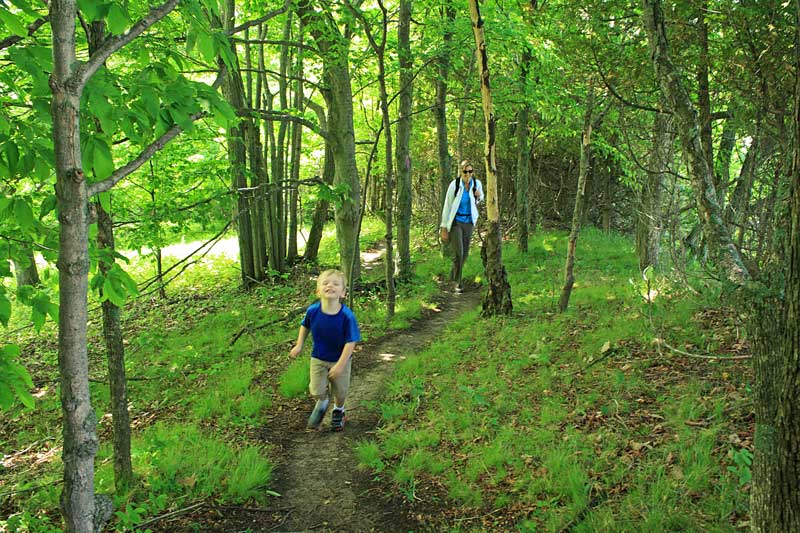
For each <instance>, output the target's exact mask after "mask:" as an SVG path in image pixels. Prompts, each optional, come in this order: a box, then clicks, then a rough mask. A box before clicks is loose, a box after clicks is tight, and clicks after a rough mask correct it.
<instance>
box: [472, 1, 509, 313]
mask: <svg viewBox="0 0 800 533" xmlns="http://www.w3.org/2000/svg"><path fill="white" fill-rule="evenodd" d="M469 13H470V18H471V19H472V33H473V35H474V36H475V48H476V60H477V63H478V68H479V72H480V80H481V102H482V103H483V118H484V127H485V128H486V144H485V146H484V149H485V152H484V163H485V169H486V213H487V218H488V219H489V222H488V227H487V231H486V242H485V243H484V246H483V248H482V249H481V258H482V259H483V263H484V267H485V269H486V281H487V283H488V285H489V287H488V290H487V291H486V294H485V295H484V298H483V311H482V314H483V315H484V316H495V315H501V314H502V315H509V314H511V310H512V307H513V306H512V303H511V285H509V284H508V277H507V276H506V269H505V267H504V266H503V254H502V251H503V248H502V244H503V242H502V233H501V231H500V207H499V202H498V191H497V154H496V148H495V133H496V129H497V128H496V125H495V119H494V109H493V107H492V93H491V90H490V86H489V54H488V52H487V50H486V39H485V38H484V33H483V25H484V20H483V18H482V17H481V12H480V7H479V6H478V1H477V0H469Z"/></svg>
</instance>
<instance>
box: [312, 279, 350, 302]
mask: <svg viewBox="0 0 800 533" xmlns="http://www.w3.org/2000/svg"><path fill="white" fill-rule="evenodd" d="M345 292H346V291H345V288H344V280H343V279H342V278H341V276H337V275H333V274H331V275H328V276H325V277H322V278H320V279H319V281H318V282H317V295H318V296H319V297H320V298H330V299H335V298H344V295H345Z"/></svg>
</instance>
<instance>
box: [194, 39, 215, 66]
mask: <svg viewBox="0 0 800 533" xmlns="http://www.w3.org/2000/svg"><path fill="white" fill-rule="evenodd" d="M197 49H198V50H199V51H200V55H202V56H203V59H205V60H206V61H208V62H209V63H211V62H213V61H214V60H215V59H216V58H217V51H216V50H215V49H214V37H213V36H212V35H211V34H209V33H201V34H200V35H198V37H197Z"/></svg>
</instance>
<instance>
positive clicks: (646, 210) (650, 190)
mask: <svg viewBox="0 0 800 533" xmlns="http://www.w3.org/2000/svg"><path fill="white" fill-rule="evenodd" d="M662 107H663V106H662ZM673 140H674V134H673V133H672V117H671V116H670V115H668V114H667V113H656V114H655V117H654V125H653V148H652V150H651V152H650V157H649V160H648V163H647V173H646V175H645V178H644V180H645V181H644V184H643V185H642V189H641V191H640V193H639V209H638V213H637V216H636V255H637V256H638V257H639V270H642V271H643V270H644V269H645V268H647V267H648V266H652V267H654V268H658V265H659V255H660V253H661V234H662V230H663V226H664V215H663V206H662V191H663V189H664V179H665V176H666V173H667V171H668V169H669V168H668V167H669V162H670V160H671V159H672V145H673Z"/></svg>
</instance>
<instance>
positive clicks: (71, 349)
mask: <svg viewBox="0 0 800 533" xmlns="http://www.w3.org/2000/svg"><path fill="white" fill-rule="evenodd" d="M76 13H77V6H76V3H75V1H74V0H57V1H54V2H52V4H51V5H50V26H51V28H52V31H53V73H52V76H51V79H50V88H51V90H52V93H53V99H52V104H51V113H52V116H53V143H54V152H55V165H56V194H57V198H58V218H59V223H60V246H59V256H58V263H57V265H58V270H59V319H58V366H59V372H60V375H61V387H60V391H61V407H62V410H63V425H64V451H63V453H62V461H63V463H64V491H63V492H62V494H61V509H62V513H63V515H64V525H65V527H66V530H67V531H69V532H74V533H77V532H83V533H90V532H91V531H92V528H93V522H94V520H93V514H94V456H95V454H96V453H97V447H98V440H97V434H96V432H95V428H96V425H97V419H96V417H95V413H94V409H92V405H91V397H90V395H89V360H88V353H87V347H86V323H87V321H88V313H87V306H88V299H87V295H88V290H89V278H88V274H89V249H88V239H89V233H88V229H89V216H88V215H89V209H88V199H89V198H88V193H87V192H88V191H87V186H86V176H85V175H84V173H83V170H82V168H81V151H80V150H81V146H80V97H81V92H82V86H81V85H79V84H78V83H76V82H75V79H74V76H75V69H76V67H77V64H78V63H77V58H76V57H75V18H76Z"/></svg>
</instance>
